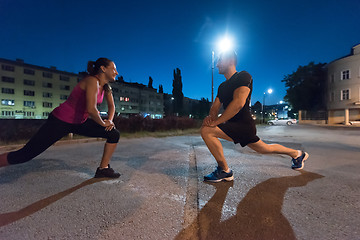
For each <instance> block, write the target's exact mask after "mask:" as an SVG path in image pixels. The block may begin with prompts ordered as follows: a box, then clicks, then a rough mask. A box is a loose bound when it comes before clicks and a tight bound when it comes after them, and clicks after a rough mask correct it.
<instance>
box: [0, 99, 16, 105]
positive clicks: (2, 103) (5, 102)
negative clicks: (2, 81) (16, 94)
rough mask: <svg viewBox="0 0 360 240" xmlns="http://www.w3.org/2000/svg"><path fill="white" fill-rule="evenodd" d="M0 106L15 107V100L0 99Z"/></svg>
mask: <svg viewBox="0 0 360 240" xmlns="http://www.w3.org/2000/svg"><path fill="white" fill-rule="evenodd" d="M1 105H6V106H14V105H15V100H10V99H1Z"/></svg>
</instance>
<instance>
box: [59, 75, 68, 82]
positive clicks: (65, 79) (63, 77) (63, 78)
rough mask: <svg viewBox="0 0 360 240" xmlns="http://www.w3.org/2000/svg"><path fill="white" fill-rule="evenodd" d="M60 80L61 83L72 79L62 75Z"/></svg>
mask: <svg viewBox="0 0 360 240" xmlns="http://www.w3.org/2000/svg"><path fill="white" fill-rule="evenodd" d="M60 80H61V81H65V82H68V81H70V77H68V76H64V75H60Z"/></svg>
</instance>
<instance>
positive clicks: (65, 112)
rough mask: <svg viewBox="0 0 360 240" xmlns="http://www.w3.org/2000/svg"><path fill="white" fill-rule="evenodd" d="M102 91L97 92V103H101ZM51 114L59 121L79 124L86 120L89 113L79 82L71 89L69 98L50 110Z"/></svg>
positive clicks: (84, 92) (84, 94)
mask: <svg viewBox="0 0 360 240" xmlns="http://www.w3.org/2000/svg"><path fill="white" fill-rule="evenodd" d="M103 99H104V91H102V92H100V91H99V92H98V95H97V104H100V103H102V101H103ZM52 114H53V115H54V116H55V117H56V118H58V119H60V120H61V121H64V122H67V123H71V124H80V123H83V122H85V121H86V119H87V118H88V117H89V114H88V112H87V110H86V91H85V90H83V89H81V88H80V86H79V84H78V85H76V86H75V88H74V89H73V90H72V92H71V94H70V96H69V98H68V99H67V100H66V101H65V102H64V103H62V104H60V106H58V107H57V108H55V109H54V110H53V111H52Z"/></svg>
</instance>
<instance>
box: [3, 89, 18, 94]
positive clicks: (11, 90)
mask: <svg viewBox="0 0 360 240" xmlns="http://www.w3.org/2000/svg"><path fill="white" fill-rule="evenodd" d="M1 93H7V94H14V93H15V90H14V89H13V88H1Z"/></svg>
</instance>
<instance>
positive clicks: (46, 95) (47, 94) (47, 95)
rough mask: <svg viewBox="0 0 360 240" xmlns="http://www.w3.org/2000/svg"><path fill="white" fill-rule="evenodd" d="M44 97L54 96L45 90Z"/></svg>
mask: <svg viewBox="0 0 360 240" xmlns="http://www.w3.org/2000/svg"><path fill="white" fill-rule="evenodd" d="M43 97H44V98H52V93H48V92H43Z"/></svg>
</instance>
